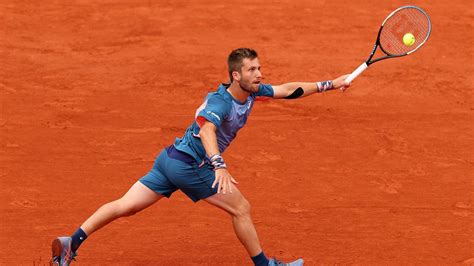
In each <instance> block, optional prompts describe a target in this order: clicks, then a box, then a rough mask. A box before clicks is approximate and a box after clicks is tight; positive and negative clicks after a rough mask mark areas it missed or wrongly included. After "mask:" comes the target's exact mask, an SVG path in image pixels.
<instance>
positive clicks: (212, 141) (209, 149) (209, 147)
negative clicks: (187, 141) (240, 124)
mask: <svg viewBox="0 0 474 266" xmlns="http://www.w3.org/2000/svg"><path fill="white" fill-rule="evenodd" d="M216 130H217V128H216V126H215V125H214V124H213V123H211V122H209V121H205V122H204V123H203V124H202V126H201V129H200V130H199V136H200V137H201V142H202V145H203V146H204V149H205V150H206V154H207V156H208V157H209V158H212V157H214V155H220V154H219V145H218V144H217V135H216ZM215 172H216V179H215V180H214V183H213V184H212V188H214V187H215V186H216V185H217V193H221V192H222V193H223V194H226V193H227V192H229V193H232V186H231V183H234V184H237V181H235V179H234V178H233V177H232V176H231V175H230V173H229V171H227V168H226V167H224V168H219V169H216V170H215Z"/></svg>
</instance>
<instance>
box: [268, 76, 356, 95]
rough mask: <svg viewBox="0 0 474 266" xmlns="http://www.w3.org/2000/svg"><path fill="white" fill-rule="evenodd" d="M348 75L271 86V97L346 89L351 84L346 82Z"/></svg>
mask: <svg viewBox="0 0 474 266" xmlns="http://www.w3.org/2000/svg"><path fill="white" fill-rule="evenodd" d="M348 76H349V75H343V76H340V77H338V78H336V79H334V80H326V81H320V82H290V83H285V84H282V85H277V86H272V87H273V98H275V99H281V98H285V99H296V98H301V97H306V96H309V95H311V94H313V93H317V92H319V93H320V92H325V91H329V90H334V89H341V90H345V89H347V88H348V87H349V86H350V85H351V84H350V83H347V82H346V78H347V77H348Z"/></svg>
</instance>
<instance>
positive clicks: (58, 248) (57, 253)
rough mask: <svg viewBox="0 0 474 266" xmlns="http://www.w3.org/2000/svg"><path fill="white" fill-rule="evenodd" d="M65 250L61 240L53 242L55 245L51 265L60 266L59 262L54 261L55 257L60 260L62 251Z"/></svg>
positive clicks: (52, 247) (52, 246)
mask: <svg viewBox="0 0 474 266" xmlns="http://www.w3.org/2000/svg"><path fill="white" fill-rule="evenodd" d="M62 248H63V245H62V244H61V240H59V238H56V239H55V240H53V243H52V244H51V251H52V254H51V263H50V264H49V265H59V262H58V261H53V259H54V257H56V258H60V257H61V250H62Z"/></svg>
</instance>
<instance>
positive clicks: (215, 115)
mask: <svg viewBox="0 0 474 266" xmlns="http://www.w3.org/2000/svg"><path fill="white" fill-rule="evenodd" d="M206 113H207V114H210V115H212V116H214V117H215V118H217V120H219V121H221V118H220V117H219V116H218V115H217V114H215V113H214V112H211V111H207V112H206Z"/></svg>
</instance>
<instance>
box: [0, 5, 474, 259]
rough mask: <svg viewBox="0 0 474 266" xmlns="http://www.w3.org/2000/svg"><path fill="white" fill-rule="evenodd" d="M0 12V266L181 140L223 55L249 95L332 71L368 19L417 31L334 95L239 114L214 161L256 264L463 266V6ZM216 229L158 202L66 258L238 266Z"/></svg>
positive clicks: (473, 217)
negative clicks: (236, 54)
mask: <svg viewBox="0 0 474 266" xmlns="http://www.w3.org/2000/svg"><path fill="white" fill-rule="evenodd" d="M70 2H71V3H69V1H67V3H66V2H65V1H40V2H37V1H14V0H10V1H8V0H7V1H2V3H0V25H1V27H0V98H1V116H0V134H1V139H0V147H1V149H0V167H1V168H0V169H1V170H0V182H1V184H0V211H1V213H0V264H1V265H20V264H21V265H44V264H47V263H49V259H50V253H51V251H50V244H51V241H52V240H53V239H54V238H55V237H57V236H60V235H70V234H72V233H73V232H74V231H75V230H76V228H77V227H78V226H80V225H81V223H82V222H83V221H84V220H85V219H86V218H87V217H88V216H89V215H91V214H92V213H93V212H94V211H95V210H96V209H97V208H98V207H100V206H101V205H102V204H104V203H106V202H108V201H111V200H114V199H116V198H118V197H120V196H122V195H123V193H124V192H126V191H127V190H128V188H129V187H130V186H131V185H132V184H133V183H134V182H135V181H136V180H137V179H138V178H140V177H141V176H142V175H144V174H145V173H147V172H148V171H149V169H150V168H151V167H152V165H153V161H154V159H155V156H156V155H157V154H158V153H159V152H160V151H161V149H162V148H164V147H166V146H168V145H169V144H171V143H172V142H173V141H174V139H175V138H176V137H181V136H182V135H183V133H184V131H185V129H186V128H187V127H188V126H189V124H190V123H192V121H193V119H194V112H195V110H196V108H197V107H198V106H199V105H200V104H201V103H202V101H203V98H204V97H205V95H206V94H207V93H208V92H209V91H213V90H215V89H216V88H217V86H218V85H219V83H221V82H226V81H227V80H228V76H227V72H226V71H227V70H226V59H227V55H228V54H229V52H230V51H231V50H232V49H234V48H237V47H242V46H244V47H252V48H254V49H256V50H257V51H258V52H259V58H260V63H261V64H262V72H263V74H264V77H265V79H264V82H265V83H271V84H281V83H285V82H289V81H318V80H326V79H331V78H336V77H337V76H339V75H342V74H346V73H350V72H351V71H353V70H354V68H356V67H357V66H359V65H360V63H362V62H363V61H364V60H365V59H366V57H367V56H368V54H369V52H370V50H371V48H372V45H373V42H374V40H375V37H376V33H377V30H378V27H379V26H380V23H381V22H382V20H383V19H384V18H385V17H386V16H387V15H388V14H389V13H390V12H391V11H392V10H394V9H395V8H397V7H399V6H402V5H406V4H415V5H418V6H420V7H422V8H423V9H425V10H426V11H427V13H428V14H429V15H430V17H431V20H432V23H433V31H432V35H431V37H430V39H429V40H428V43H427V44H426V45H425V46H424V47H422V48H421V49H420V50H419V51H417V52H415V53H414V54H413V55H410V56H407V57H404V58H401V59H393V60H386V61H383V62H380V63H377V64H374V65H373V67H370V68H369V69H368V70H367V71H366V72H364V73H363V74H362V75H361V76H360V77H358V78H357V79H356V80H355V81H354V82H353V84H352V86H351V88H350V89H349V90H347V91H346V92H344V93H341V92H338V91H331V92H327V93H324V94H318V95H313V96H311V97H307V98H303V99H298V100H293V101H288V100H269V101H264V102H259V103H257V104H256V106H255V108H254V109H253V112H252V115H251V117H250V119H249V122H248V123H247V126H246V127H245V128H244V129H243V130H241V131H240V132H239V136H238V138H237V139H236V141H234V142H233V144H232V145H231V146H230V148H229V149H228V150H227V151H226V152H225V154H224V156H225V158H226V162H227V164H228V165H229V171H230V172H231V173H232V174H233V175H234V177H235V178H236V179H237V180H238V181H239V183H240V184H239V188H240V190H241V191H242V192H243V193H244V195H245V196H246V197H247V198H248V199H249V201H250V202H251V204H252V215H253V218H254V220H255V224H256V227H257V231H258V233H259V237H260V239H261V242H262V245H263V248H264V250H265V252H266V253H267V254H268V255H269V256H277V257H278V258H280V259H284V260H287V261H289V260H292V259H296V258H298V257H303V258H304V259H305V261H306V265H320V264H323V265H334V264H359V265H382V264H383V265H387V264H388V265H401V264H414V265H451V264H474V213H473V203H474V201H473V194H474V192H473V187H474V184H473V177H474V175H473V173H474V171H473V164H474V156H473V150H474V134H473V133H474V123H473V110H474V105H473V97H472V92H473V89H474V83H473V80H474V72H473V51H474V49H473V47H474V46H473V45H472V44H473V43H474V42H473V37H474V29H473V26H474V10H473V9H472V5H470V6H469V5H466V1H464V0H452V1H447V0H437V1H418V0H415V1H411V2H405V1H398V0H397V1H376V0H368V1H366V0H364V1H362V0H357V1H342V0H333V1H326V0H318V1H309V0H301V1H300V0H298V1H289V0H288V1H286V0H275V1H272V0H266V1H247V0H243V1H217V0H209V1H184V0H176V1H168V0H161V1H151V0H150V1H131V0H123V1H90V0H77V1H70ZM250 263H251V261H250V259H249V258H248V257H247V254H246V252H245V250H244V248H243V247H242V246H241V244H240V243H239V241H238V239H237V238H236V237H235V235H234V233H233V231H232V225H231V220H230V218H229V216H228V215H227V214H226V213H224V212H223V211H221V210H218V209H217V208H214V207H212V206H210V205H208V204H206V203H205V202H199V203H197V204H194V203H192V202H191V201H190V200H189V199H188V198H187V197H186V196H185V195H184V194H183V193H181V192H177V193H175V194H174V195H173V196H172V197H171V199H169V200H168V199H164V200H161V201H160V202H158V203H157V204H156V205H153V206H152V207H150V208H149V209H146V210H145V211H143V212H141V213H139V214H137V215H135V216H132V217H129V218H124V219H120V220H117V221H115V222H113V223H112V224H110V225H109V226H107V227H105V228H104V229H103V230H100V231H98V232H97V233H95V234H94V235H92V236H91V237H90V238H89V239H88V240H87V241H86V242H85V243H84V244H83V245H82V247H81V249H80V250H79V256H78V257H77V262H75V263H74V264H73V265H75V264H77V265H94V264H95V265H99V264H100V265H250Z"/></svg>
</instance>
